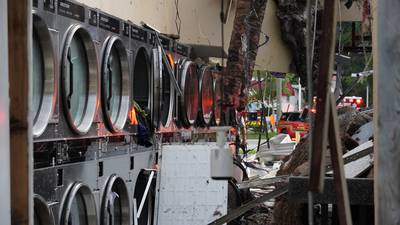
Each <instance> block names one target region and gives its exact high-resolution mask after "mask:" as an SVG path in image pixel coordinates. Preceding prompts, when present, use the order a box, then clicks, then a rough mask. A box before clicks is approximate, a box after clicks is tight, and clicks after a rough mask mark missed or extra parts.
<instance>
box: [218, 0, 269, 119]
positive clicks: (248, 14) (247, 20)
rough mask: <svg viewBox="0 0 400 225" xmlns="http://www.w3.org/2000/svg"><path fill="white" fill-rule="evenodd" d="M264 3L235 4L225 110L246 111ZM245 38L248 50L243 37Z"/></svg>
mask: <svg viewBox="0 0 400 225" xmlns="http://www.w3.org/2000/svg"><path fill="white" fill-rule="evenodd" d="M266 5H267V0H254V1H253V0H238V2H237V7H236V15H235V20H234V23H233V30H232V35H231V41H230V44H229V49H228V61H227V68H226V70H225V76H224V106H225V107H232V106H234V107H235V108H237V109H239V110H240V111H241V110H242V109H244V108H245V106H246V103H247V93H245V90H246V89H247V88H248V87H249V84H250V81H251V77H252V73H253V69H254V65H255V60H256V56H257V51H258V44H259V41H260V32H261V28H262V22H263V19H264V14H265V8H266ZM247 36H248V37H249V38H248V43H249V44H248V46H247V50H245V49H246V47H245V46H243V44H242V43H245V41H244V39H243V38H242V37H247Z"/></svg>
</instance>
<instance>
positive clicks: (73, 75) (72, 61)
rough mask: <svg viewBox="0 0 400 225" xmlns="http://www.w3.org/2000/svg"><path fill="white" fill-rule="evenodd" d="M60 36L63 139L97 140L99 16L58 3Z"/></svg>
mask: <svg viewBox="0 0 400 225" xmlns="http://www.w3.org/2000/svg"><path fill="white" fill-rule="evenodd" d="M57 14H58V26H57V28H58V29H59V32H60V43H61V46H60V88H59V91H60V95H59V96H60V106H59V109H60V121H59V126H58V132H59V135H60V136H62V137H63V138H68V137H72V138H76V137H82V136H96V135H97V132H96V126H95V125H94V124H93V122H94V119H95V116H96V112H97V108H98V106H99V105H98V102H99V101H98V96H99V87H98V80H99V77H98V59H97V52H96V48H97V47H96V45H98V43H99V41H98V34H97V26H98V24H97V23H98V15H97V11H96V10H94V9H89V8H85V6H84V5H82V4H79V3H76V2H73V1H69V0H59V1H58V2H57Z"/></svg>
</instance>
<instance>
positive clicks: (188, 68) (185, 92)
mask: <svg viewBox="0 0 400 225" xmlns="http://www.w3.org/2000/svg"><path fill="white" fill-rule="evenodd" d="M177 46H178V47H177V54H176V55H177V56H176V58H177V59H176V65H175V66H176V68H175V71H176V75H177V80H178V82H179V85H180V88H181V90H182V96H178V97H177V103H176V111H177V124H178V122H179V123H180V126H182V127H183V128H190V127H193V126H197V122H198V114H199V105H200V102H199V75H198V70H199V65H198V64H197V63H195V62H194V61H191V60H190V58H189V57H188V55H189V48H188V47H186V46H184V45H177Z"/></svg>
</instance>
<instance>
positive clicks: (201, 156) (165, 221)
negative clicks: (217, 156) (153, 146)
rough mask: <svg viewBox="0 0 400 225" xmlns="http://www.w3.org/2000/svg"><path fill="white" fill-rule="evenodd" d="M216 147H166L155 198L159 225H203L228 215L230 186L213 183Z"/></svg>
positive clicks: (224, 182)
mask: <svg viewBox="0 0 400 225" xmlns="http://www.w3.org/2000/svg"><path fill="white" fill-rule="evenodd" d="M214 148H215V143H213V144H202V145H165V146H163V148H162V152H161V154H162V155H161V157H160V158H162V161H161V170H160V171H161V173H160V174H159V177H158V188H157V189H158V190H159V193H158V196H156V208H157V206H158V209H157V217H156V221H157V224H158V225H187V224H191V225H204V224H208V223H210V222H212V221H214V220H215V219H217V218H219V217H221V216H222V215H225V214H226V213H227V202H228V182H227V181H223V180H213V179H211V171H210V167H211V165H210V154H211V149H214Z"/></svg>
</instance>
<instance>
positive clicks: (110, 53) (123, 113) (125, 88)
mask: <svg viewBox="0 0 400 225" xmlns="http://www.w3.org/2000/svg"><path fill="white" fill-rule="evenodd" d="M101 97H102V108H103V114H104V120H105V122H106V125H107V127H108V128H109V129H110V130H111V131H112V132H118V131H121V130H122V129H123V128H124V125H125V122H126V119H127V117H128V111H129V67H128V55H127V52H126V49H125V46H124V44H123V43H122V41H121V40H120V39H119V38H118V37H112V38H110V39H109V40H108V42H107V47H106V50H105V52H104V57H103V63H102V77H101Z"/></svg>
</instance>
